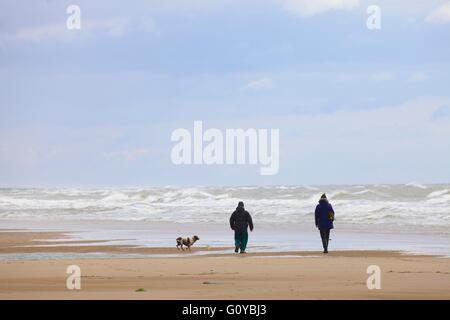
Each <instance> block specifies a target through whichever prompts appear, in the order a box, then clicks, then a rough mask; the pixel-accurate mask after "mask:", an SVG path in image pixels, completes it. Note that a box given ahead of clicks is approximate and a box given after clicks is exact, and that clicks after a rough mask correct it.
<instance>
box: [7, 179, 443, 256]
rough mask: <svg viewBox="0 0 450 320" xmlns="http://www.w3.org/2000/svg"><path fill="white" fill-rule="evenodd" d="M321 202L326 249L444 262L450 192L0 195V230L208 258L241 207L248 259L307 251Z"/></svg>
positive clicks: (157, 190) (399, 188)
mask: <svg viewBox="0 0 450 320" xmlns="http://www.w3.org/2000/svg"><path fill="white" fill-rule="evenodd" d="M323 193H326V195H327V197H328V199H329V201H330V203H331V204H332V205H333V208H334V211H335V229H334V230H332V232H331V238H332V240H331V244H330V250H333V249H335V250H400V251H405V252H409V253H420V254H422V253H425V254H439V255H445V256H449V255H450V185H449V184H433V185H428V184H420V183H408V184H398V185H387V184H386V185H384V184H380V185H321V186H319V185H280V186H222V187H218V186H209V187H208V186H192V187H176V186H164V187H134V188H1V189H0V229H5V230H23V231H30V230H34V231H36V230H39V231H62V232H70V235H71V237H72V238H73V239H74V240H80V239H81V240H107V241H108V243H110V244H111V245H116V244H125V245H133V246H148V247H171V246H174V245H175V240H174V239H175V238H176V237H178V236H188V235H190V236H192V235H193V234H197V235H198V236H199V237H200V239H201V240H200V241H199V245H202V246H208V247H211V248H212V249H213V248H214V247H219V246H233V234H232V231H231V230H230V227H229V217H230V215H231V213H232V212H233V210H234V209H235V207H236V206H237V203H238V202H239V201H243V202H244V203H245V207H246V209H247V210H248V211H249V212H250V214H251V215H252V217H253V221H254V224H255V230H254V232H252V233H251V234H250V240H249V251H251V250H253V251H263V250H264V251H267V250H269V251H270V250H271V251H281V250H283V251H289V250H292V251H294V250H311V251H313V250H320V249H321V242H320V238H319V233H318V231H317V230H316V228H315V226H314V209H315V207H316V205H317V203H318V200H319V198H320V196H321V195H322V194H323ZM49 245H52V244H51V241H49ZM221 252H227V251H221ZM5 257H6V258H7V257H8V256H4V258H5ZM0 258H1V257H0Z"/></svg>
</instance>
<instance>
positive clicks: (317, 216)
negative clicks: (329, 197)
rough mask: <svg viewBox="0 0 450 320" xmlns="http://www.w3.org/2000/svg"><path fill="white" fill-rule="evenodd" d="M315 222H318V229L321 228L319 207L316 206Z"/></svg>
mask: <svg viewBox="0 0 450 320" xmlns="http://www.w3.org/2000/svg"><path fill="white" fill-rule="evenodd" d="M314 216H315V220H316V227H319V207H318V206H316V212H315V213H314Z"/></svg>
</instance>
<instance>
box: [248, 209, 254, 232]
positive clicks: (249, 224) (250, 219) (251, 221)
mask: <svg viewBox="0 0 450 320" xmlns="http://www.w3.org/2000/svg"><path fill="white" fill-rule="evenodd" d="M247 220H248V226H249V227H250V231H253V220H252V216H251V215H250V213H248V212H247Z"/></svg>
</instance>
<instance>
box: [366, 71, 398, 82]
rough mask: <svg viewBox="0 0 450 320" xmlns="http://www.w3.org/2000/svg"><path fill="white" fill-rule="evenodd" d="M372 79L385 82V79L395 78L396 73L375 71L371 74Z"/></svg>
mask: <svg viewBox="0 0 450 320" xmlns="http://www.w3.org/2000/svg"><path fill="white" fill-rule="evenodd" d="M371 79H373V80H374V81H377V82H384V81H390V80H392V79H394V75H393V74H392V73H391V72H386V71H384V72H378V73H374V74H373V75H372V76H371Z"/></svg>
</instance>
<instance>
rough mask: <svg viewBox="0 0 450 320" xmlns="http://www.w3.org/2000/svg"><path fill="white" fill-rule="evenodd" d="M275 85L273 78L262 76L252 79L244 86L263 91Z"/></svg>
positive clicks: (246, 88) (247, 88)
mask: <svg viewBox="0 0 450 320" xmlns="http://www.w3.org/2000/svg"><path fill="white" fill-rule="evenodd" d="M273 87H274V84H273V81H272V79H270V78H268V77H262V78H259V79H255V80H252V81H250V82H249V83H247V84H246V85H245V86H244V89H245V90H253V91H262V90H268V89H272V88H273Z"/></svg>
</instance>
